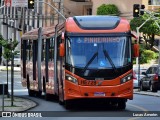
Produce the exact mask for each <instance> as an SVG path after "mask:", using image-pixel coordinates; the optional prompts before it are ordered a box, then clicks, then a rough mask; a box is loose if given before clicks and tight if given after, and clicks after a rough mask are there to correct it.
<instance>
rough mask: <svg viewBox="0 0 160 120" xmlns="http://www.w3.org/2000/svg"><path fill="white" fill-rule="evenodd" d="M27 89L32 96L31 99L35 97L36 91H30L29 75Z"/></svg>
mask: <svg viewBox="0 0 160 120" xmlns="http://www.w3.org/2000/svg"><path fill="white" fill-rule="evenodd" d="M27 89H28V95H29V96H31V97H33V96H35V92H34V90H31V89H30V82H29V75H27Z"/></svg>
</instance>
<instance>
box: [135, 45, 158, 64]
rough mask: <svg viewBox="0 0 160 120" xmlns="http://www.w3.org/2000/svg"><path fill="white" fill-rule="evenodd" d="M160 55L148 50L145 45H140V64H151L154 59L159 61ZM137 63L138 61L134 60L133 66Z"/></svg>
mask: <svg viewBox="0 0 160 120" xmlns="http://www.w3.org/2000/svg"><path fill="white" fill-rule="evenodd" d="M158 57H159V53H156V52H154V51H152V50H147V49H146V47H145V45H143V44H141V45H140V64H144V63H149V62H150V61H151V60H153V59H158ZM135 63H136V59H134V60H133V64H135Z"/></svg>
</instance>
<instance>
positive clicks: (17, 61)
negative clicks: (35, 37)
mask: <svg viewBox="0 0 160 120" xmlns="http://www.w3.org/2000/svg"><path fill="white" fill-rule="evenodd" d="M2 63H3V65H4V66H6V65H7V60H6V59H4V58H3V60H2ZM10 65H11V61H9V62H8V66H10ZM20 65H21V58H20V54H19V53H18V54H17V55H14V66H17V67H19V66H20Z"/></svg>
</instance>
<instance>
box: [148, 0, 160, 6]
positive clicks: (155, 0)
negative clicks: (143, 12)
mask: <svg viewBox="0 0 160 120" xmlns="http://www.w3.org/2000/svg"><path fill="white" fill-rule="evenodd" d="M148 5H160V0H149V1H148Z"/></svg>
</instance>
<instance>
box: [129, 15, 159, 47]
mask: <svg viewBox="0 0 160 120" xmlns="http://www.w3.org/2000/svg"><path fill="white" fill-rule="evenodd" d="M149 17H150V16H149V15H147V14H144V15H143V16H140V17H136V18H133V19H132V20H131V21H130V25H131V30H133V31H136V28H137V27H139V26H140V25H141V24H142V23H143V22H145V21H146V20H147V19H148V18H149ZM157 22H158V21H157ZM158 24H159V25H160V22H159V23H158ZM139 32H142V33H143V38H144V40H145V42H146V46H147V42H149V43H150V46H149V49H151V48H152V47H153V45H154V41H155V35H160V29H159V27H158V26H157V24H156V22H155V20H154V19H152V18H151V19H150V20H149V21H148V22H146V23H145V24H144V25H143V26H142V27H141V28H140V30H139Z"/></svg>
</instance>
